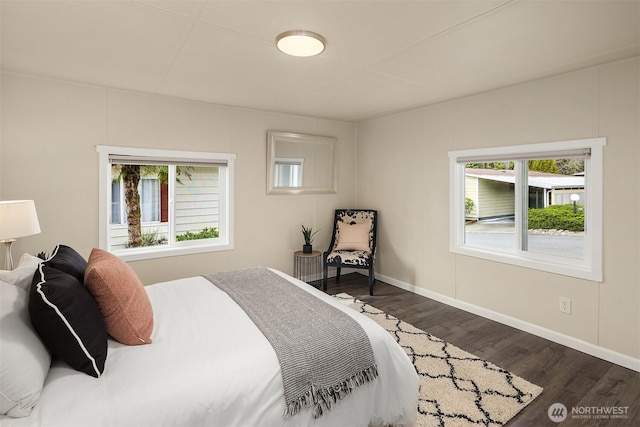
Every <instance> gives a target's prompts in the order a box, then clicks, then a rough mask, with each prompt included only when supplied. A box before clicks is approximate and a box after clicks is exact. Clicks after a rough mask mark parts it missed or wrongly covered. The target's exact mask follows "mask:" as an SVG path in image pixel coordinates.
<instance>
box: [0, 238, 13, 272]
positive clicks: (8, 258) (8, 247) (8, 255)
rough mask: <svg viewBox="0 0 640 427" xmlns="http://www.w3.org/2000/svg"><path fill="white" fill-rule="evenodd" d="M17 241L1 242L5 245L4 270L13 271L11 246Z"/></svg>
mask: <svg viewBox="0 0 640 427" xmlns="http://www.w3.org/2000/svg"><path fill="white" fill-rule="evenodd" d="M15 241H16V239H7V240H0V242H2V243H4V269H5V270H13V258H12V257H11V245H13V242H15Z"/></svg>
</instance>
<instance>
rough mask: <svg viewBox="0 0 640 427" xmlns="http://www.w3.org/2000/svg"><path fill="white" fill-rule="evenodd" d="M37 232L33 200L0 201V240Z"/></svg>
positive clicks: (37, 224)
mask: <svg viewBox="0 0 640 427" xmlns="http://www.w3.org/2000/svg"><path fill="white" fill-rule="evenodd" d="M38 233H40V224H39V223H38V214H37V213H36V205H35V204H34V203H33V200H7V201H0V240H9V239H17V238H18V237H25V236H31V235H32V234H38Z"/></svg>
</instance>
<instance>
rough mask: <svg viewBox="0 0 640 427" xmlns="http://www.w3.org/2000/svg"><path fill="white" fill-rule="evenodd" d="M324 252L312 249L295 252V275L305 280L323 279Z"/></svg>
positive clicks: (308, 281) (309, 281)
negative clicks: (305, 251)
mask: <svg viewBox="0 0 640 427" xmlns="http://www.w3.org/2000/svg"><path fill="white" fill-rule="evenodd" d="M321 255H322V253H321V252H320V251H312V252H311V253H310V254H305V253H304V252H302V251H296V252H294V253H293V277H295V278H296V279H300V280H302V281H303V282H307V283H311V282H315V281H317V280H320V279H322V256H321Z"/></svg>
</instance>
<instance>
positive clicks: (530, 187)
mask: <svg viewBox="0 0 640 427" xmlns="http://www.w3.org/2000/svg"><path fill="white" fill-rule="evenodd" d="M605 144H606V139H605V138H593V139H584V140H574V141H562V142H553V143H543V144H530V145H521V146H510V147H499V148H487V149H476V150H461V151H451V152H449V161H450V175H451V177H450V182H451V201H450V209H451V234H450V250H451V251H452V252H455V253H460V254H463V255H469V256H475V257H479V258H484V259H489V260H493V261H498V262H504V263H509V264H514V265H519V266H522V267H527V268H533V269H538V270H543V271H549V272H553V273H557V274H564V275H568V276H573V277H579V278H583V279H588V280H594V281H602V151H603V147H604V145H605Z"/></svg>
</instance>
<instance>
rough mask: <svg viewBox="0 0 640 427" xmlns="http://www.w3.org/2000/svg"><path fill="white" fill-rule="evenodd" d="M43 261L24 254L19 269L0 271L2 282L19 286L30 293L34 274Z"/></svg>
mask: <svg viewBox="0 0 640 427" xmlns="http://www.w3.org/2000/svg"><path fill="white" fill-rule="evenodd" d="M42 261H43V260H41V259H40V258H38V257H35V256H33V255H29V254H24V255H22V257H21V258H20V263H19V264H18V267H16V268H14V269H13V270H0V280H2V281H3V282H5V283H8V284H10V285H14V286H18V287H20V288H22V289H24V290H25V291H27V292H29V290H30V289H31V282H32V281H33V274H34V273H35V272H36V269H37V268H38V265H40V263H41V262H42Z"/></svg>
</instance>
